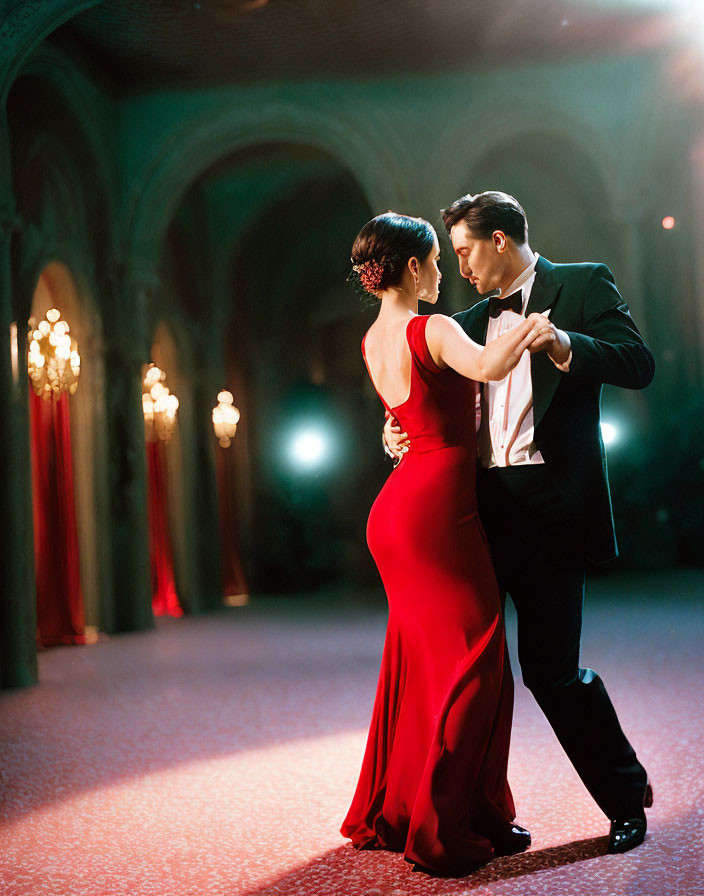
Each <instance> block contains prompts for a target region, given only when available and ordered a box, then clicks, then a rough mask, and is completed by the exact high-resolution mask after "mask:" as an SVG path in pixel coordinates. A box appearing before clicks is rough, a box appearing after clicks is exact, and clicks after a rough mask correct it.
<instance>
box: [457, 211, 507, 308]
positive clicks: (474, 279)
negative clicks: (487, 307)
mask: <svg viewBox="0 0 704 896" xmlns="http://www.w3.org/2000/svg"><path fill="white" fill-rule="evenodd" d="M499 234H500V237H501V238H502V239H497V237H498V236H499ZM450 239H451V240H452V248H453V249H454V250H455V255H457V261H458V262H459V266H460V275H461V276H462V277H464V278H465V280H469V282H470V283H471V284H472V286H474V287H475V288H476V290H477V291H478V292H479V293H480V294H481V295H485V294H486V293H488V292H492V291H493V290H495V289H498V288H499V287H500V286H502V284H503V280H504V279H505V276H506V268H507V258H506V255H505V247H506V237H505V236H504V235H503V234H502V233H500V231H497V232H496V233H495V234H494V237H493V238H492V239H478V238H477V237H475V236H473V235H472V232H471V231H470V229H469V227H467V224H466V222H465V221H458V222H457V224H455V226H454V227H453V228H452V230H451V231H450Z"/></svg>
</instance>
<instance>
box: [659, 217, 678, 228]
mask: <svg viewBox="0 0 704 896" xmlns="http://www.w3.org/2000/svg"><path fill="white" fill-rule="evenodd" d="M675 223H676V222H675V219H674V218H673V217H672V215H665V217H664V218H663V219H662V226H663V228H664V229H665V230H672V228H673V227H674V226H675Z"/></svg>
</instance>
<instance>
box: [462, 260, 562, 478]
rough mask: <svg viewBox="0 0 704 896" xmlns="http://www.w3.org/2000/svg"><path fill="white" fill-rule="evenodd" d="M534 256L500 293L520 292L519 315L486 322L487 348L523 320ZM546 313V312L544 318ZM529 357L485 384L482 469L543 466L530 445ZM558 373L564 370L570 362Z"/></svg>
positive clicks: (480, 437)
mask: <svg viewBox="0 0 704 896" xmlns="http://www.w3.org/2000/svg"><path fill="white" fill-rule="evenodd" d="M538 257H539V256H538V254H537V253H536V254H535V256H534V258H533V261H532V262H531V263H530V264H529V265H528V267H527V268H525V270H523V271H522V272H521V273H520V274H519V275H518V277H516V279H515V280H514V281H513V283H512V284H511V286H510V287H509V288H508V289H507V290H506V292H505V293H502V298H504V297H508V296H510V295H512V293H514V292H518V290H519V289H520V290H522V291H523V308H522V313H521V314H516V313H515V312H514V311H510V310H507V311H502V312H501V314H499V316H498V317H490V318H489V326H488V329H487V334H486V341H487V344H488V343H489V342H491V341H492V340H494V339H497V338H498V337H499V336H502V335H503V334H504V333H506V332H507V331H508V330H510V329H512V328H513V327H516V326H518V325H519V324H521V323H522V322H523V321H524V320H525V313H526V307H527V305H528V300H529V299H530V293H531V289H532V287H533V282H534V281H535V265H536V262H537V260H538ZM547 314H548V312H546V316H547ZM530 358H531V356H530V353H529V352H524V353H523V355H522V356H521V360H520V361H519V362H518V364H517V365H516V366H515V367H514V368H513V370H512V371H511V373H509V375H508V376H507V377H504V379H502V380H498V381H493V382H489V383H484V388H483V390H482V391H483V395H482V413H481V423H480V426H479V433H478V446H479V459H480V462H481V464H482V466H484V467H508V466H511V467H513V466H518V465H521V464H542V463H545V461H544V460H543V457H542V455H541V453H540V451H538V449H537V448H536V446H535V443H534V441H533V436H534V427H533V385H532V382H531V375H530ZM560 366H561V369H563V370H564V369H567V368H568V366H569V359H568V361H567V363H566V364H565V365H560Z"/></svg>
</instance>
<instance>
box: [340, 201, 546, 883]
mask: <svg viewBox="0 0 704 896" xmlns="http://www.w3.org/2000/svg"><path fill="white" fill-rule="evenodd" d="M438 257H439V249H438V241H437V235H436V233H435V231H434V230H433V228H432V227H431V226H430V224H428V223H427V222H426V221H423V220H421V219H418V218H409V217H406V216H403V215H396V214H394V213H392V212H389V213H387V214H384V215H379V216H378V217H376V218H374V219H373V220H372V221H370V222H369V223H368V224H366V225H365V227H364V228H363V229H362V230H361V232H360V234H359V236H358V237H357V239H356V241H355V244H354V247H353V249H352V262H353V265H354V268H353V271H354V272H355V274H356V276H357V277H358V278H359V281H360V283H361V285H362V286H363V287H364V289H365V290H367V291H368V292H371V293H373V294H374V295H375V296H376V297H377V298H378V299H379V300H380V309H379V315H378V317H377V319H376V321H375V322H374V323H373V324H372V326H371V327H370V328H369V330H368V331H367V333H366V335H365V337H364V340H363V342H362V354H363V356H364V359H365V362H366V365H367V369H368V372H369V375H370V377H371V379H372V382H373V384H374V386H375V389H376V391H377V393H378V394H379V397H380V399H381V401H382V403H383V404H384V407H385V408H386V411H387V413H388V414H391V415H392V416H394V417H395V418H396V419H397V420H398V422H399V423H400V424H401V427H402V429H403V430H404V431H405V432H407V433H408V436H409V438H410V444H411V447H410V449H409V450H408V451H407V453H406V454H404V456H403V458H402V460H401V462H400V463H399V464H398V466H397V467H396V468H395V469H394V470H393V472H392V473H391V475H390V476H389V478H388V480H387V482H386V484H385V485H384V487H383V488H382V490H381V492H380V493H379V496H378V497H377V499H376V501H375V502H374V505H373V506H372V509H371V512H370V514H369V522H368V526H367V540H368V543H369V548H370V550H371V553H372V555H373V556H374V559H375V561H376V564H377V566H378V569H379V573H380V575H381V578H382V581H383V583H384V587H385V589H386V595H387V598H388V602H389V619H388V626H387V631H386V642H385V645H384V652H383V656H382V660H381V671H380V674H379V682H378V686H377V692H376V700H375V704H374V710H373V714H372V720H371V726H370V729H369V735H368V740H367V746H366V751H365V755H364V760H363V764H362V771H361V774H360V778H359V783H358V785H357V790H356V792H355V795H354V799H353V801H352V805H351V807H350V809H349V812H348V813H347V817H346V818H345V821H344V823H343V825H342V829H341V831H342V834H343V835H344V836H346V837H349V838H350V839H351V840H352V843H353V845H354V846H355V847H357V848H359V849H389V850H393V851H397V852H402V853H403V854H404V857H405V858H406V859H407V860H408V861H410V862H413V863H414V865H415V867H417V868H419V869H420V870H424V871H428V872H431V873H434V874H440V875H452V876H463V875H465V874H468V873H470V872H471V871H473V870H474V869H476V868H477V867H479V866H480V865H482V864H484V863H485V862H487V861H488V860H489V859H490V858H492V856H495V855H507V854H510V853H515V852H520V851H521V850H523V849H526V848H527V847H528V846H529V845H530V834H529V833H528V831H526V830H525V829H524V828H521V827H520V826H518V825H515V824H513V819H514V816H515V812H514V805H513V799H512V796H511V791H510V789H509V786H508V781H507V779H506V767H507V763H508V750H509V741H510V734H511V717H512V712H513V679H512V676H511V670H510V666H509V661H508V654H507V651H506V641H505V637H504V627H503V616H502V607H501V601H500V597H499V591H498V587H497V584H496V580H495V578H494V571H493V568H492V564H491V559H490V557H489V552H488V549H487V545H486V540H485V537H484V532H483V531H482V527H481V524H480V522H479V519H478V518H477V508H476V497H475V464H476V434H475V428H474V425H473V423H474V419H475V416H474V414H473V413H472V409H474V407H475V402H476V398H477V390H478V385H477V383H478V381H482V382H485V381H487V380H491V379H497V380H498V379H502V378H503V377H505V376H506V375H507V374H508V373H509V371H510V370H512V369H513V367H515V365H516V364H517V362H518V359H519V357H520V356H521V354H522V352H523V351H524V350H525V349H526V348H527V346H528V345H529V344H530V343H531V342H532V340H533V339H535V338H536V335H537V334H538V332H539V330H540V326H541V324H542V325H544V324H545V321H544V318H541V317H540V315H531V316H530V317H529V318H528V319H527V320H526V321H525V323H523V324H521V325H520V326H517V327H515V328H513V329H511V330H510V331H509V332H508V333H506V335H504V336H502V337H501V338H500V339H497V340H495V341H494V342H492V343H490V345H489V346H487V347H484V346H481V345H477V344H476V343H474V342H472V341H471V340H470V339H469V338H468V337H467V336H466V335H465V333H464V332H463V331H462V329H461V328H460V326H459V325H458V324H457V323H456V322H455V321H453V320H452V319H451V318H449V317H445V316H444V315H441V314H432V315H429V316H427V315H419V314H418V300H419V298H420V299H423V300H424V301H427V302H431V303H434V302H436V301H437V298H438V288H439V284H440V272H439V270H438V266H437V262H438ZM462 408H465V409H467V410H465V411H463V412H459V413H458V410H460V409H462Z"/></svg>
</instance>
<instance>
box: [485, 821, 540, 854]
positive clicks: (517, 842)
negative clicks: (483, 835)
mask: <svg viewBox="0 0 704 896" xmlns="http://www.w3.org/2000/svg"><path fill="white" fill-rule="evenodd" d="M490 839H491V845H492V846H493V847H494V856H514V855H516V853H519V852H525V850H526V849H528V847H529V846H530V844H531V837H530V831H527V830H526V829H525V828H522V827H521V826H520V824H511V825H508V826H507V828H506V830H505V831H502V832H501V834H500V835H498V836H495V837H491V838H490Z"/></svg>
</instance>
